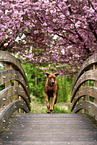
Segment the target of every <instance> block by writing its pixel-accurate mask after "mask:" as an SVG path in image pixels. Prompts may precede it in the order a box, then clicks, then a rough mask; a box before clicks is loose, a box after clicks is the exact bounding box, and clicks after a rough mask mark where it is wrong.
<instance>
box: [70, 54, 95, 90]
mask: <svg viewBox="0 0 97 145" xmlns="http://www.w3.org/2000/svg"><path fill="white" fill-rule="evenodd" d="M95 63H97V53H95V54H94V55H92V56H90V57H89V58H88V59H86V61H84V63H83V65H82V66H81V69H80V70H79V72H78V74H77V76H76V78H75V81H74V83H73V86H72V90H73V89H74V87H75V85H76V83H77V81H78V79H79V78H80V76H81V75H82V74H83V73H84V71H87V70H89V69H90V68H91V66H92V65H93V64H95Z"/></svg>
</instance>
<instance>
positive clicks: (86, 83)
mask: <svg viewBox="0 0 97 145" xmlns="http://www.w3.org/2000/svg"><path fill="white" fill-rule="evenodd" d="M87 86H89V81H86V82H85V87H87ZM85 101H89V96H85ZM84 113H89V111H87V110H84Z"/></svg>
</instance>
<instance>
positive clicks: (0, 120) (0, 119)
mask: <svg viewBox="0 0 97 145" xmlns="http://www.w3.org/2000/svg"><path fill="white" fill-rule="evenodd" d="M19 108H21V109H23V110H24V111H25V112H29V109H28V108H27V106H26V105H25V104H24V102H22V101H19V100H18V101H14V102H12V103H10V104H9V105H8V106H7V107H6V108H5V109H4V110H3V111H2V112H1V114H0V132H1V130H2V128H3V127H4V126H5V125H6V124H7V123H8V120H9V118H10V117H11V115H12V114H13V113H14V112H15V111H16V110H18V109H19Z"/></svg>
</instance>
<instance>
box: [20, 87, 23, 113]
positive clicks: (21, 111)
mask: <svg viewBox="0 0 97 145" xmlns="http://www.w3.org/2000/svg"><path fill="white" fill-rule="evenodd" d="M20 87H21V88H22V86H21V85H20ZM19 100H21V101H24V100H23V99H22V98H21V97H19ZM19 113H24V111H23V110H22V109H19Z"/></svg>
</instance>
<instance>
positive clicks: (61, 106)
mask: <svg viewBox="0 0 97 145" xmlns="http://www.w3.org/2000/svg"><path fill="white" fill-rule="evenodd" d="M54 111H55V113H71V111H70V103H64V102H62V103H57V104H56V105H55V106H54ZM31 113H47V107H46V103H45V104H40V103H39V102H38V101H37V100H36V98H35V97H34V96H33V97H32V102H31Z"/></svg>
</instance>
